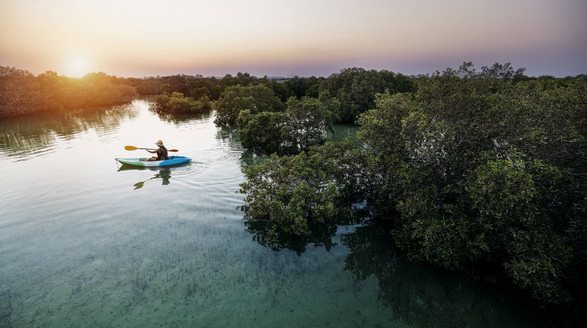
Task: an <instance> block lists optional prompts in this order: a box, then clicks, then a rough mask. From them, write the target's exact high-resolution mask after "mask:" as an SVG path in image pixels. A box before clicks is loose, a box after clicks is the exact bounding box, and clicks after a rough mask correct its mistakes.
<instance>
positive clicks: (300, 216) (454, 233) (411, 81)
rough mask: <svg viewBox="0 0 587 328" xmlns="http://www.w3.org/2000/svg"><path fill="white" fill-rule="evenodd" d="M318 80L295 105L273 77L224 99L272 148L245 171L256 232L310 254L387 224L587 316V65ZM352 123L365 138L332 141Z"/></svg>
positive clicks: (564, 311)
mask: <svg viewBox="0 0 587 328" xmlns="http://www.w3.org/2000/svg"><path fill="white" fill-rule="evenodd" d="M317 89H318V97H316V94H315V93H311V91H310V90H313V89H312V88H308V89H306V90H307V91H306V92H307V93H305V94H303V95H302V96H301V98H299V99H298V98H296V97H292V98H290V99H289V100H288V101H287V102H286V103H283V102H282V101H281V98H280V97H279V96H277V95H276V93H275V92H274V91H273V90H272V89H271V88H270V85H269V86H267V85H262V84H259V85H248V86H231V87H228V88H226V89H225V91H224V92H223V93H222V95H221V97H220V98H219V100H218V101H216V103H215V107H216V110H217V115H216V123H217V124H218V125H219V126H234V127H236V128H238V131H239V134H240V138H241V142H242V144H243V146H244V147H245V148H247V149H250V150H251V151H253V152H257V153H265V154H272V156H271V157H270V158H269V159H267V160H266V161H264V162H262V163H261V164H257V165H249V166H246V167H245V168H244V171H245V174H246V177H247V180H246V181H245V182H244V183H243V184H242V185H241V192H242V193H244V194H245V195H246V198H245V205H244V206H243V207H242V209H243V211H244V213H245V222H246V226H247V229H248V230H249V231H250V232H252V233H253V234H254V235H255V238H254V239H255V240H257V241H258V242H259V243H261V244H263V245H267V246H270V247H272V248H275V249H281V248H291V249H295V250H297V251H300V250H303V249H304V248H305V247H304V245H305V244H308V243H314V244H319V245H328V244H329V242H330V239H331V238H332V237H333V236H334V234H335V233H336V227H337V225H339V224H347V223H351V222H355V223H356V222H361V223H364V224H370V223H375V222H377V223H379V224H381V223H383V225H385V226H387V227H388V229H389V233H390V234H389V238H390V239H392V240H393V241H394V243H395V245H396V246H397V247H399V248H401V249H402V250H404V251H405V253H406V254H407V256H408V257H410V258H411V259H413V260H417V261H423V262H427V263H430V264H433V265H436V266H439V267H442V268H445V269H448V270H461V271H464V272H468V273H471V274H473V275H474V276H477V277H485V279H488V280H491V281H498V282H500V283H501V284H504V285H512V286H516V287H517V288H518V289H520V290H523V291H525V292H527V293H528V294H529V295H530V296H531V297H533V298H534V299H536V300H537V301H538V302H539V303H540V304H542V305H543V306H548V307H549V309H552V310H554V311H555V312H554V313H557V314H558V317H557V318H556V319H553V320H554V321H555V323H553V325H555V326H556V325H560V324H561V322H560V321H557V320H562V321H564V322H566V324H568V325H569V326H573V325H581V324H584V323H585V322H587V317H586V316H585V314H586V313H587V297H586V295H587V279H585V277H584V274H585V272H587V77H586V76H577V77H569V78H552V77H541V78H529V77H527V76H525V75H524V70H523V69H514V68H513V67H511V65H509V64H505V65H501V64H495V65H493V66H490V67H482V68H481V70H480V71H477V70H475V68H474V67H473V65H472V64H471V63H465V64H463V65H462V66H461V67H459V68H458V69H447V70H445V71H443V72H437V73H434V74H431V75H424V76H417V77H410V78H407V77H404V76H401V75H396V74H393V73H390V72H385V71H383V72H376V71H365V70H361V69H348V70H343V71H341V72H340V73H338V74H333V75H331V76H330V77H329V78H327V79H323V80H321V81H320V82H319V83H318V87H317ZM337 121H338V122H357V123H358V124H359V132H358V136H357V138H351V139H348V140H343V141H336V142H326V140H327V138H326V137H327V135H328V133H330V132H329V131H330V126H331V124H332V123H333V122H337ZM296 154H297V155H296ZM555 317H556V316H555ZM553 318H554V317H553Z"/></svg>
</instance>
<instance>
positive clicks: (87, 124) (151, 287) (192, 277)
mask: <svg viewBox="0 0 587 328" xmlns="http://www.w3.org/2000/svg"><path fill="white" fill-rule="evenodd" d="M148 107H149V102H147V101H143V100H140V101H135V102H134V103H132V104H131V105H129V106H122V107H115V108H112V109H108V110H105V111H98V112H86V113H78V114H73V115H67V116H64V115H53V116H41V117H23V118H15V119H9V120H3V121H0V172H2V173H1V175H0V182H1V184H0V186H1V188H0V327H534V326H536V325H537V323H536V322H534V321H533V319H532V318H533V314H532V313H531V311H530V310H526V306H525V304H524V303H523V302H522V301H520V300H519V299H517V298H516V297H515V296H512V295H511V294H510V293H508V292H505V291H498V290H495V288H492V287H491V286H484V285H481V284H479V283H475V282H473V281H471V280H469V279H467V278H465V277H462V276H460V275H455V274H449V273H445V272H441V271H438V270H435V269H431V268H429V267H427V266H423V265H417V264H411V263H409V262H407V261H406V260H405V259H404V258H403V257H402V256H401V254H396V252H395V251H394V250H393V247H392V246H391V245H390V244H389V242H388V240H389V238H388V237H387V236H383V235H382V233H381V232H380V231H379V230H378V229H377V228H374V227H340V228H339V229H338V231H337V233H336V235H335V236H334V237H333V239H332V242H333V244H334V246H333V247H320V246H313V245H307V247H306V248H305V251H303V252H296V251H292V250H287V249H284V250H281V251H274V250H272V249H269V248H266V247H263V246H261V245H259V244H258V243H257V242H255V241H254V240H253V238H252V235H251V234H250V233H249V232H247V231H246V230H245V227H244V224H243V220H242V213H241V212H240V211H239V210H238V209H237V207H238V206H239V205H241V204H242V198H243V196H242V195H240V194H238V193H237V191H238V188H239V187H238V185H239V183H240V182H242V181H243V175H242V173H241V165H243V163H244V162H246V158H247V156H244V155H243V151H242V148H241V147H240V144H239V142H238V140H237V139H236V137H235V136H234V133H231V132H230V131H221V130H219V129H218V128H216V127H215V126H214V123H213V116H211V115H204V116H200V117H179V118H178V117H175V118H174V117H163V118H162V117H158V116H157V115H155V114H153V113H152V112H150V111H149V110H148ZM342 130H344V131H348V128H343V129H342ZM158 139H163V140H164V142H165V144H166V145H167V147H168V148H177V149H179V150H180V152H179V153H177V154H178V155H186V156H190V157H192V158H193V163H192V164H190V165H187V166H181V167H176V168H170V169H162V170H151V169H142V170H141V169H121V168H120V166H119V165H117V164H116V162H115V161H114V158H116V157H137V155H138V156H146V155H147V154H146V153H145V152H141V151H135V152H127V151H124V149H123V147H124V146H125V145H134V146H138V147H153V146H154V145H153V143H154V142H155V141H156V140H158Z"/></svg>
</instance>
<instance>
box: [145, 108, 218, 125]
mask: <svg viewBox="0 0 587 328" xmlns="http://www.w3.org/2000/svg"><path fill="white" fill-rule="evenodd" d="M149 110H151V111H152V112H153V113H155V114H157V116H158V117H159V119H160V120H162V121H165V122H168V123H172V124H175V125H181V124H184V123H189V122H191V121H195V120H203V119H208V118H210V116H211V115H212V112H206V113H200V114H166V113H161V112H157V111H155V110H153V109H152V106H150V107H149Z"/></svg>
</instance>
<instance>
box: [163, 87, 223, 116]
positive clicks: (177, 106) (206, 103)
mask: <svg viewBox="0 0 587 328" xmlns="http://www.w3.org/2000/svg"><path fill="white" fill-rule="evenodd" d="M211 108H212V104H211V102H210V100H209V99H208V97H206V96H203V97H201V98H200V99H194V98H191V97H185V96H184V95H183V94H182V93H181V92H173V93H172V94H170V95H168V94H162V95H159V96H157V98H155V105H154V106H153V109H154V110H155V112H157V113H160V114H201V113H205V112H208V111H209V110H210V109H211Z"/></svg>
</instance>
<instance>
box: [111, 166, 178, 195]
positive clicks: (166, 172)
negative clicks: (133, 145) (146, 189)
mask: <svg viewBox="0 0 587 328" xmlns="http://www.w3.org/2000/svg"><path fill="white" fill-rule="evenodd" d="M130 170H140V171H142V170H149V171H153V172H157V173H155V175H154V176H152V177H151V178H149V179H147V180H145V181H140V182H137V183H135V184H134V190H137V189H141V188H143V186H144V185H145V183H146V182H147V181H151V180H156V179H161V181H162V182H161V184H162V185H163V186H166V185H168V184H170V183H171V182H170V181H169V180H171V169H170V168H165V167H161V168H146V167H136V166H132V165H126V164H123V165H121V166H120V167H119V168H118V171H119V172H120V171H130Z"/></svg>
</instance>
